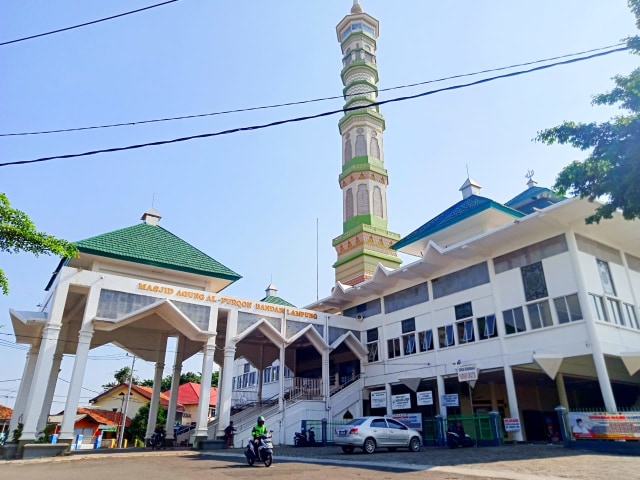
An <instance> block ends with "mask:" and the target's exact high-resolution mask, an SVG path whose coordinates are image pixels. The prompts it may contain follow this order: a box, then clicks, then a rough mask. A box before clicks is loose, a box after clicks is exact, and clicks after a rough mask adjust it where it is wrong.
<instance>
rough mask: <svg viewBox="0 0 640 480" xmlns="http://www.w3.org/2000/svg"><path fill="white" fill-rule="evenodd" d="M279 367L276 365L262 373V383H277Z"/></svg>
mask: <svg viewBox="0 0 640 480" xmlns="http://www.w3.org/2000/svg"><path fill="white" fill-rule="evenodd" d="M279 373H280V367H279V366H278V365H276V366H272V367H267V368H265V369H264V371H263V372H262V382H263V383H271V382H277V381H278V380H279V379H280V375H279Z"/></svg>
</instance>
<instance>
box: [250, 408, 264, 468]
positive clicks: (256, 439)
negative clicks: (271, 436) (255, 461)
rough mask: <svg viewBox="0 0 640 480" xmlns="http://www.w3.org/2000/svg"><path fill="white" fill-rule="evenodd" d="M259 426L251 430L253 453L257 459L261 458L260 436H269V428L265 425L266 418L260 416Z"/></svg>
mask: <svg viewBox="0 0 640 480" xmlns="http://www.w3.org/2000/svg"><path fill="white" fill-rule="evenodd" d="M257 422H258V423H257V424H256V425H254V426H253V429H251V436H252V437H253V453H254V454H255V456H256V458H260V455H259V454H258V447H259V446H260V436H261V435H266V434H267V426H266V425H265V424H264V417H263V416H262V415H260V416H259V417H258V420H257Z"/></svg>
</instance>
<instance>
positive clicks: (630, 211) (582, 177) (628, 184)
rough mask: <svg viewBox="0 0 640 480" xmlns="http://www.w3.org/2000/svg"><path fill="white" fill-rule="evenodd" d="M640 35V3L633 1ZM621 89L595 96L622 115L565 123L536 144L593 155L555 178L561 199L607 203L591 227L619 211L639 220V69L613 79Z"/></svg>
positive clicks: (630, 42)
mask: <svg viewBox="0 0 640 480" xmlns="http://www.w3.org/2000/svg"><path fill="white" fill-rule="evenodd" d="M628 4H629V7H630V8H631V11H632V12H633V14H634V15H635V17H636V26H637V27H638V28H639V29H640V0H628ZM626 41H627V46H628V48H629V50H630V51H631V52H632V53H634V54H636V55H637V54H640V37H638V36H635V37H630V38H628V39H627V40H626ZM613 81H614V82H615V85H616V87H615V88H614V89H613V90H611V91H610V92H608V93H604V94H600V95H595V96H594V97H593V100H592V104H593V105H617V106H619V108H620V109H621V110H622V113H621V114H620V115H618V116H616V117H614V118H612V119H611V120H610V121H608V122H604V123H575V122H564V123H563V124H562V125H559V126H557V127H554V128H549V129H547V130H543V131H541V132H538V134H537V136H536V140H537V141H540V142H543V143H546V144H547V145H552V144H554V143H559V144H569V145H571V146H573V147H576V148H579V149H581V150H590V154H589V156H588V157H587V158H586V159H584V160H582V161H574V162H572V163H571V164H569V165H568V166H566V167H565V168H564V169H563V170H562V171H561V172H560V173H559V174H558V177H557V178H556V183H555V186H554V188H555V189H556V191H557V192H558V193H559V194H562V195H563V194H565V193H567V192H569V193H570V194H572V195H580V197H581V198H585V197H586V198H587V199H588V200H589V201H591V202H592V201H594V200H596V199H600V201H602V202H604V203H603V204H602V205H600V206H598V207H597V209H596V211H595V213H594V214H593V215H590V216H589V217H587V218H586V223H589V224H590V223H594V222H595V223H599V222H600V220H602V219H603V218H604V219H607V218H611V217H612V216H613V213H614V212H615V211H616V210H617V209H620V210H622V215H623V217H624V218H625V219H627V220H633V219H635V218H640V188H639V187H638V185H640V68H638V69H635V70H634V71H633V72H631V73H630V74H629V75H627V76H621V75H618V76H616V77H614V78H613Z"/></svg>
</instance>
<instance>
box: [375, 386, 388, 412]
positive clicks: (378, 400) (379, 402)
mask: <svg viewBox="0 0 640 480" xmlns="http://www.w3.org/2000/svg"><path fill="white" fill-rule="evenodd" d="M371 408H387V392H386V391H385V390H378V391H376V392H371Z"/></svg>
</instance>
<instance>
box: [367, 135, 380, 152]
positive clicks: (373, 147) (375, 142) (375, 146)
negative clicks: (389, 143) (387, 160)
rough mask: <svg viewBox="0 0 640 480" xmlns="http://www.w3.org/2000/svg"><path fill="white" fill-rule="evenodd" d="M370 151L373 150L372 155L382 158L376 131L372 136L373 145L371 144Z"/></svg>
mask: <svg viewBox="0 0 640 480" xmlns="http://www.w3.org/2000/svg"><path fill="white" fill-rule="evenodd" d="M369 152H371V156H372V157H375V158H380V144H379V143H378V137H376V134H375V132H374V133H373V134H372V136H371V145H370V146H369Z"/></svg>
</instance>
